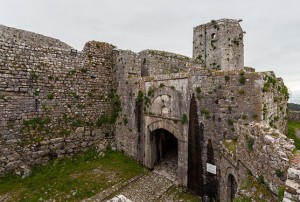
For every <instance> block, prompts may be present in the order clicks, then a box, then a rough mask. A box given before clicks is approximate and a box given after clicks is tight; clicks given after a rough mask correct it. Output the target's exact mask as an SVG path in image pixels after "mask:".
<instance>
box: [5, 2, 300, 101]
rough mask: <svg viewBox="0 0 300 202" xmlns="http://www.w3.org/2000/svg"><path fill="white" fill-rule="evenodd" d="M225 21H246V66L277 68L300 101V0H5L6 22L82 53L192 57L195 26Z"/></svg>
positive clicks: (261, 69)
mask: <svg viewBox="0 0 300 202" xmlns="http://www.w3.org/2000/svg"><path fill="white" fill-rule="evenodd" d="M220 18H233V19H243V22H241V26H242V28H243V29H244V31H246V32H247V34H246V35H245V38H244V43H245V66H250V67H254V68H256V71H268V70H273V71H274V72H275V73H276V75H277V76H278V77H283V78H284V81H285V84H286V85H287V86H288V88H289V89H290V92H291V99H290V102H294V103H300V65H299V63H300V62H299V59H300V1H298V0H251V1H250V0H248V1H242V0H209V1H208V0H207V1H204V0H0V24H3V25H6V26H10V27H16V28H20V29H25V30H29V31H33V32H37V33H40V34H43V35H47V36H51V37H54V38H58V39H60V40H62V41H64V42H66V43H68V44H69V45H71V46H73V47H74V48H76V49H78V50H82V48H83V45H84V43H85V42H87V41H89V40H98V41H105V42H109V43H112V44H114V45H116V46H117V47H118V48H120V49H130V50H133V51H135V52H138V51H141V50H144V49H158V50H165V51H170V52H175V53H180V54H183V55H187V56H190V57H191V56H192V41H193V38H192V36H193V35H192V31H193V27H195V26H197V25H199V24H203V23H207V22H209V21H211V20H212V19H220ZM297 56H298V57H297Z"/></svg>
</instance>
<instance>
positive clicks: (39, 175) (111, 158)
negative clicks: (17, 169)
mask: <svg viewBox="0 0 300 202" xmlns="http://www.w3.org/2000/svg"><path fill="white" fill-rule="evenodd" d="M144 172H146V169H144V168H143V167H142V166H140V165H139V164H138V163H136V162H135V161H134V160H132V159H130V158H129V157H127V156H124V155H123V154H122V153H120V152H113V151H111V150H108V151H106V152H105V156H104V157H99V155H98V153H97V151H96V149H90V150H88V151H87V152H85V153H83V154H81V155H76V156H73V157H72V158H66V159H64V160H53V161H51V162H50V163H49V164H48V165H46V166H37V167H35V168H34V169H33V172H32V174H31V175H30V176H29V177H27V178H24V179H21V178H20V177H18V176H15V175H12V174H8V175H6V176H5V177H2V178H0V198H2V197H3V196H6V197H7V198H8V199H9V200H8V201H47V200H49V201H79V200H81V199H84V198H88V197H91V196H93V195H95V194H97V193H99V192H101V191H103V190H105V189H107V188H109V187H111V186H113V185H114V184H117V183H120V182H121V183H122V182H125V181H127V180H129V179H130V178H132V177H134V176H136V175H139V174H142V173H144Z"/></svg>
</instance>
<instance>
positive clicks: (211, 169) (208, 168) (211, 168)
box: [206, 163, 217, 175]
mask: <svg viewBox="0 0 300 202" xmlns="http://www.w3.org/2000/svg"><path fill="white" fill-rule="evenodd" d="M206 171H207V172H209V173H212V174H215V175H216V174H217V166H215V165H212V164H210V163H207V164H206Z"/></svg>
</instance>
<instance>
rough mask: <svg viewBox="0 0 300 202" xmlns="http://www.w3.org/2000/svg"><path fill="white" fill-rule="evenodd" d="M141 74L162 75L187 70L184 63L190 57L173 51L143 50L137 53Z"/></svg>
mask: <svg viewBox="0 0 300 202" xmlns="http://www.w3.org/2000/svg"><path fill="white" fill-rule="evenodd" d="M139 55H140V59H141V65H142V66H141V68H142V76H153V75H164V74H171V73H178V72H180V71H187V67H186V63H187V62H188V61H190V58H188V57H186V56H182V55H178V54H174V53H169V52H165V51H156V50H145V51H142V52H140V53H139Z"/></svg>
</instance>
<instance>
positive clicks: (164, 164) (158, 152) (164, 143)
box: [151, 129, 178, 181]
mask: <svg viewBox="0 0 300 202" xmlns="http://www.w3.org/2000/svg"><path fill="white" fill-rule="evenodd" d="M151 136H152V138H154V139H153V140H154V141H153V142H154V144H155V146H154V157H155V160H154V170H155V171H156V172H158V173H160V174H162V175H164V176H165V177H167V178H169V179H171V180H173V181H176V180H177V168H178V140H177V138H176V137H175V136H174V135H173V134H172V133H170V132H169V131H167V130H164V129H157V130H155V131H153V132H152V133H151Z"/></svg>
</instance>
